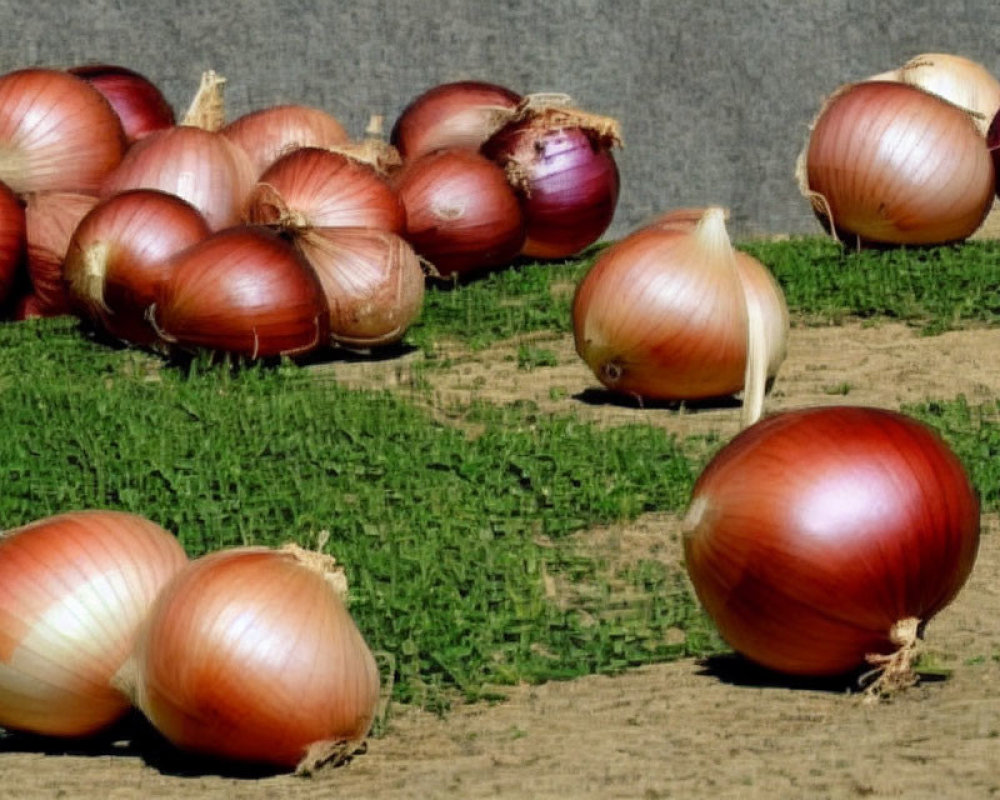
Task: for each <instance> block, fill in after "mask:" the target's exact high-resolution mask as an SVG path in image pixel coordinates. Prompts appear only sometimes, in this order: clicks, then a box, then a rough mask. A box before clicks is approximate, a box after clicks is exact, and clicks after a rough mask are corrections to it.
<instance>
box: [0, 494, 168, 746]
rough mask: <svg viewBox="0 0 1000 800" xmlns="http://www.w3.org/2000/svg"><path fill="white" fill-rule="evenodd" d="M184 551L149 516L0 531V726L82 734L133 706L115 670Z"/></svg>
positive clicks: (80, 517) (102, 514)
mask: <svg viewBox="0 0 1000 800" xmlns="http://www.w3.org/2000/svg"><path fill="white" fill-rule="evenodd" d="M185 563H187V556H186V555H185V553H184V550H183V548H182V547H181V546H180V544H179V543H178V542H177V539H176V538H175V537H174V536H173V535H172V534H170V533H169V532H168V531H166V530H164V529H163V528H161V527H160V526H159V525H157V524H155V523H153V522H152V521H150V520H148V519H146V518H144V517H141V516H138V515H135V514H128V513H125V512H120V511H98V510H91V511H76V512H68V513H65V514H60V515H57V516H54V517H47V518H45V519H41V520H38V521H36V522H33V523H30V524H28V525H25V526H23V527H21V528H16V529H14V530H11V531H7V532H6V533H4V534H3V535H0V726H3V727H4V728H10V729H12V730H21V731H30V732H32V733H39V734H45V735H48V736H65V737H73V736H85V735H89V734H92V733H95V732H97V731H99V730H101V729H102V728H105V727H107V726H108V725H110V724H111V723H113V722H114V721H116V720H117V719H119V718H120V717H122V716H123V715H124V714H125V713H126V712H127V711H128V708H129V700H128V698H126V696H125V695H123V694H122V693H121V692H119V691H118V690H117V689H114V688H113V687H112V685H111V679H112V677H113V676H114V674H115V673H116V672H117V671H118V670H119V669H120V668H121V666H122V664H123V663H124V662H125V661H126V659H127V657H128V656H129V654H130V652H131V649H132V645H133V643H134V640H135V636H136V632H137V630H138V627H139V624H140V623H141V621H142V619H143V618H144V617H145V615H146V613H147V612H148V610H149V608H150V606H151V605H152V603H153V600H154V599H155V598H156V595H157V593H158V592H159V591H160V589H161V588H162V587H163V586H164V584H166V582H167V580H168V579H169V578H171V577H172V576H173V575H174V574H175V573H176V572H177V571H179V570H180V568H181V567H183V566H184V564H185Z"/></svg>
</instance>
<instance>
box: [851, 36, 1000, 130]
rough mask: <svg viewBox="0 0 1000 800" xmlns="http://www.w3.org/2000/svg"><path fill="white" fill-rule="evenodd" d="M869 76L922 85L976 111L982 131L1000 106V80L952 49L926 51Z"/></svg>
mask: <svg viewBox="0 0 1000 800" xmlns="http://www.w3.org/2000/svg"><path fill="white" fill-rule="evenodd" d="M870 80H884V81H899V82H900V83H907V84H909V85H910V86H919V87H920V88H921V89H925V90H927V91H928V92H931V93H932V94H936V95H938V96H939V97H943V98H944V99H945V100H947V101H948V102H949V103H954V104H955V105H956V106H961V107H962V108H964V109H967V110H968V111H971V112H972V113H973V114H974V115H975V120H976V126H977V127H978V128H979V131H980V132H981V133H983V134H985V133H986V131H987V129H988V128H989V125H990V121H991V120H992V119H993V117H994V116H995V115H996V113H997V111H998V110H1000V80H997V79H996V77H994V75H993V73H992V72H990V71H989V70H988V69H986V67H984V66H983V65H982V64H980V63H979V62H977V61H973V60H972V59H969V58H965V57H964V56H958V55H952V54H950V53H923V54H921V55H919V56H914V57H913V58H911V59H910V60H909V61H907V62H906V63H905V64H903V66H901V67H900V68H899V69H894V70H890V71H889V72H882V73H880V74H878V75H874V76H872V78H870Z"/></svg>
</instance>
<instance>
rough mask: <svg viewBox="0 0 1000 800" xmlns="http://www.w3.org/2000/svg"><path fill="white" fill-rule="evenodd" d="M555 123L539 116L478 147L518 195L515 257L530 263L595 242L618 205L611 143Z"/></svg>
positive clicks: (562, 255)
mask: <svg viewBox="0 0 1000 800" xmlns="http://www.w3.org/2000/svg"><path fill="white" fill-rule="evenodd" d="M558 120H559V118H558V117H553V116H551V115H549V114H548V113H542V114H539V115H537V116H534V117H530V118H528V119H525V120H518V121H514V122H510V123H508V124H507V125H505V126H504V127H503V128H501V129H500V130H499V131H497V133H495V134H494V135H493V136H492V137H490V139H489V140H488V141H487V142H486V143H485V144H483V147H482V153H483V154H484V155H485V156H487V157H488V158H490V159H492V160H493V161H495V162H496V163H498V164H500V165H501V166H503V167H504V169H505V170H506V171H507V173H508V176H509V177H510V178H511V180H512V183H514V185H515V186H519V187H520V189H521V194H522V199H523V205H524V216H525V224H526V227H527V238H526V239H525V242H524V246H523V247H522V248H521V252H522V254H523V255H525V256H530V257H533V258H541V259H556V258H566V257H568V256H572V255H576V254H577V253H579V252H580V251H581V250H583V249H585V248H586V247H588V246H590V245H591V244H593V243H594V242H596V241H597V240H598V239H600V238H601V235H602V234H603V233H604V232H605V231H606V230H607V229H608V226H609V225H610V224H611V221H612V219H614V215H615V209H616V207H617V205H618V193H619V189H620V186H621V179H620V177H619V174H618V165H617V164H616V163H615V159H614V156H613V155H612V154H611V143H610V140H613V139H614V137H610V140H609V137H605V136H603V135H602V134H601V133H599V132H596V131H591V130H588V129H586V128H584V127H580V126H577V125H573V124H564V123H563V122H561V121H558Z"/></svg>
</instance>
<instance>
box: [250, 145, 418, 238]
mask: <svg viewBox="0 0 1000 800" xmlns="http://www.w3.org/2000/svg"><path fill="white" fill-rule="evenodd" d="M246 219H247V221H248V222H250V223H252V224H255V225H271V226H274V227H276V228H280V229H284V230H293V231H294V230H301V229H304V228H378V229H380V230H385V231H391V232H393V233H401V232H402V231H403V227H404V225H405V212H404V210H403V204H402V202H401V201H400V198H399V196H398V195H397V194H396V192H395V190H394V189H393V188H392V187H391V186H390V185H389V183H388V182H387V181H386V180H385V179H384V178H383V177H382V176H380V175H379V174H378V173H377V172H376V171H375V170H374V169H373V168H372V167H370V166H369V165H367V164H362V163H361V162H359V161H355V160H354V159H353V158H350V157H348V156H346V155H343V154H341V153H334V152H331V151H329V150H323V149H320V148H317V147H303V148H299V149H298V150H293V151H292V152H291V153H288V154H287V155H284V156H282V157H281V158H279V159H278V160H277V161H275V162H274V163H273V164H272V165H271V166H270V167H268V169H267V170H265V171H264V174H263V175H261V176H260V180H259V181H258V183H257V185H256V186H255V187H254V188H253V191H252V192H251V193H250V196H249V198H248V200H247V205H246Z"/></svg>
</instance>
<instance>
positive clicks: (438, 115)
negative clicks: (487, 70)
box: [389, 81, 522, 161]
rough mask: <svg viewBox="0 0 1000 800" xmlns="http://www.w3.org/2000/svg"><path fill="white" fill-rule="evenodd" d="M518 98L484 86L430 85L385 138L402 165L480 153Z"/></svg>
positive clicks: (476, 83)
mask: <svg viewBox="0 0 1000 800" xmlns="http://www.w3.org/2000/svg"><path fill="white" fill-rule="evenodd" d="M521 99H522V98H521V95H519V94H518V93H517V92H514V91H512V90H510V89H507V88H506V87H504V86H500V85H498V84H495V83H488V82H485V81H455V82H452V83H444V84H440V85H438V86H434V87H432V88H430V89H428V90H427V91H425V92H423V93H422V94H420V95H418V96H417V97H416V98H414V99H413V100H412V101H411V102H410V103H409V105H407V106H406V108H404V109H403V111H402V113H400V115H399V117H398V118H397V119H396V123H395V124H394V125H393V127H392V132H391V133H390V134H389V143H390V144H391V145H393V146H394V147H395V148H396V149H397V150H398V151H399V154H400V156H402V157H403V159H404V160H405V161H412V160H414V159H417V158H419V157H420V156H422V155H424V154H426V153H430V152H433V151H434V150H442V149H444V148H460V149H466V150H478V149H479V148H480V146H481V145H482V144H483V143H484V142H485V141H486V140H487V139H488V138H489V137H490V136H491V135H492V134H493V133H495V132H496V131H497V130H498V129H499V128H500V127H502V126H503V124H504V122H505V121H506V120H507V119H509V118H510V117H511V116H512V115H513V113H514V111H515V109H516V108H517V106H518V104H519V103H520V102H521Z"/></svg>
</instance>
